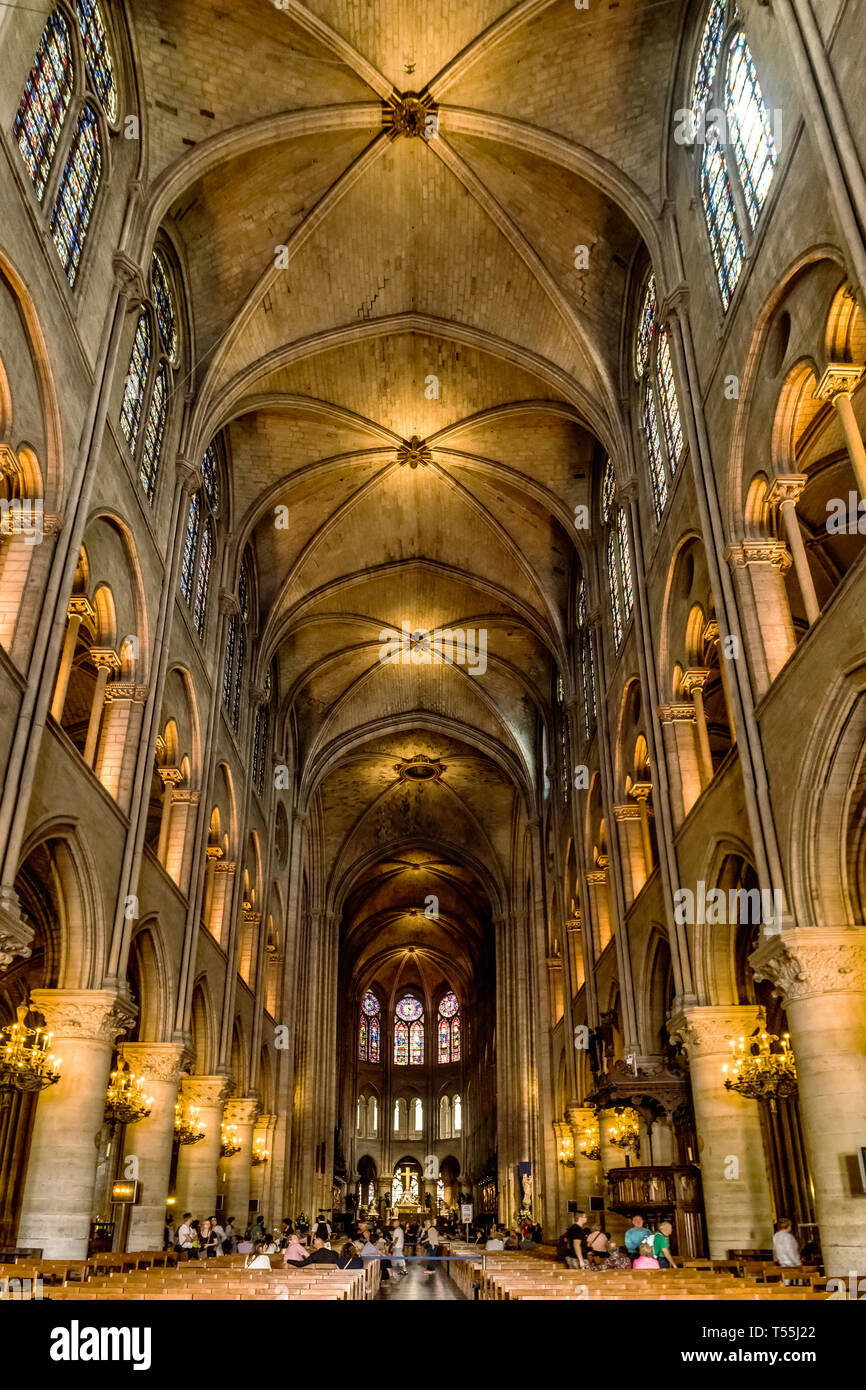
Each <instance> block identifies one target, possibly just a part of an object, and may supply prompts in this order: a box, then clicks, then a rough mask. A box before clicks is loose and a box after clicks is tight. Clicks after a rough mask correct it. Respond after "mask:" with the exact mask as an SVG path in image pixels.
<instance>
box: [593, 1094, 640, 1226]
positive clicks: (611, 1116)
mask: <svg viewBox="0 0 866 1390" xmlns="http://www.w3.org/2000/svg"><path fill="white" fill-rule="evenodd" d="M618 1118H619V1117H618V1115H617V1114H616V1112H615V1111H614V1110H602V1111H601V1112H600V1114H599V1117H598V1134H599V1139H600V1141H601V1159H600V1161H599V1166H600V1168H601V1171H602V1175H603V1176H602V1195H603V1196H604V1205H605V1214H606V1217H607V1220H606V1226H607V1232H608V1235H612V1236H613V1237H614V1239H615V1240H617V1241H619V1242H620V1244H622V1240H623V1235H624V1233H625V1230H626V1227H627V1226H628V1224H629V1222H628V1221H627V1220H626V1218H625V1217H624V1216H622V1215H621V1214H620V1213H619V1212H615V1211H611V1209H610V1206H609V1202H610V1188H609V1186H608V1183H607V1174H608V1173H609V1172H610V1170H611V1168H624V1167H625V1154H624V1153H623V1151H622V1149H618V1148H617V1146H616V1145H615V1144H612V1143H611V1142H610V1130H611V1128H612V1126H613V1125H615V1124H616V1122H617V1120H618ZM635 1162H637V1160H635Z"/></svg>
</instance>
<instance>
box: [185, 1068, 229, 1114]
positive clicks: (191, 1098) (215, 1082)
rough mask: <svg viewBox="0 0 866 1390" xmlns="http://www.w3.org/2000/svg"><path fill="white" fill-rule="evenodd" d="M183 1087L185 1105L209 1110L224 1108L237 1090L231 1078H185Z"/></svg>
mask: <svg viewBox="0 0 866 1390" xmlns="http://www.w3.org/2000/svg"><path fill="white" fill-rule="evenodd" d="M181 1085H182V1087H183V1099H184V1102H185V1104H187V1105H198V1106H204V1107H205V1108H206V1109H209V1110H213V1109H215V1108H216V1107H217V1106H223V1105H224V1104H225V1102H226V1101H227V1100H228V1098H229V1096H230V1095H231V1093H232V1091H233V1090H234V1088H235V1087H234V1082H233V1081H232V1079H231V1077H230V1076H185V1077H184V1078H183V1081H182V1083H181Z"/></svg>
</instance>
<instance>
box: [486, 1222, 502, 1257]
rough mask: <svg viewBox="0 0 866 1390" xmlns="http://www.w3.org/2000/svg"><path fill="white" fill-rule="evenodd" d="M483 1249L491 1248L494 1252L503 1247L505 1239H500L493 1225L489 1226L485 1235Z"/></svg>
mask: <svg viewBox="0 0 866 1390" xmlns="http://www.w3.org/2000/svg"><path fill="white" fill-rule="evenodd" d="M484 1249H485V1250H493V1251H494V1252H498V1251H500V1250H504V1249H505V1241H504V1240H503V1239H502V1237H501V1236H500V1234H499V1232H498V1231H497V1230H496V1228H495V1226H494V1227H491V1230H490V1235H489V1236H488V1237H487V1243H486V1244H485V1246H484Z"/></svg>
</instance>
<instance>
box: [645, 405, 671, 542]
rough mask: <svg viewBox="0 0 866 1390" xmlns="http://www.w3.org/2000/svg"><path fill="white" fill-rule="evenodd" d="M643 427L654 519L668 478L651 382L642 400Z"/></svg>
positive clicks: (661, 505) (663, 499) (661, 506)
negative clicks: (654, 511) (653, 504)
mask: <svg viewBox="0 0 866 1390" xmlns="http://www.w3.org/2000/svg"><path fill="white" fill-rule="evenodd" d="M643 427H644V434H645V435H646V443H647V453H648V454H649V462H650V479H651V481H652V489H653V501H654V503H655V509H656V520H657V521H658V520H659V519H660V517H661V514H662V512H663V511H664V509H665V504H666V502H667V500H668V480H667V475H666V473H665V465H664V459H663V458H662V442H661V439H660V438H659V426H658V420H657V418H656V403H655V398H654V395H653V389H652V383H648V384H647V389H646V393H645V395H644V402H643Z"/></svg>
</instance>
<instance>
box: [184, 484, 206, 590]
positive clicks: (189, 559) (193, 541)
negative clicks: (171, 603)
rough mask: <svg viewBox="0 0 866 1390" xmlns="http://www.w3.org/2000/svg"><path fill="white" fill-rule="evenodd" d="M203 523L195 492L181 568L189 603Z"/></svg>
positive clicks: (187, 520) (191, 503)
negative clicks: (199, 535) (200, 530)
mask: <svg viewBox="0 0 866 1390" xmlns="http://www.w3.org/2000/svg"><path fill="white" fill-rule="evenodd" d="M200 522H201V500H200V498H199V495H198V493H197V492H194V493H193V495H192V497H191V498H190V499H189V511H188V512H187V517H186V535H185V537H184V542H183V561H182V563H181V567H180V591H181V593H182V594H183V596H184V598H185V599H186V601H187V603H189V602H190V600H191V598H192V583H193V574H194V573H195V555H196V550H197V549H198V528H199V524H200Z"/></svg>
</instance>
